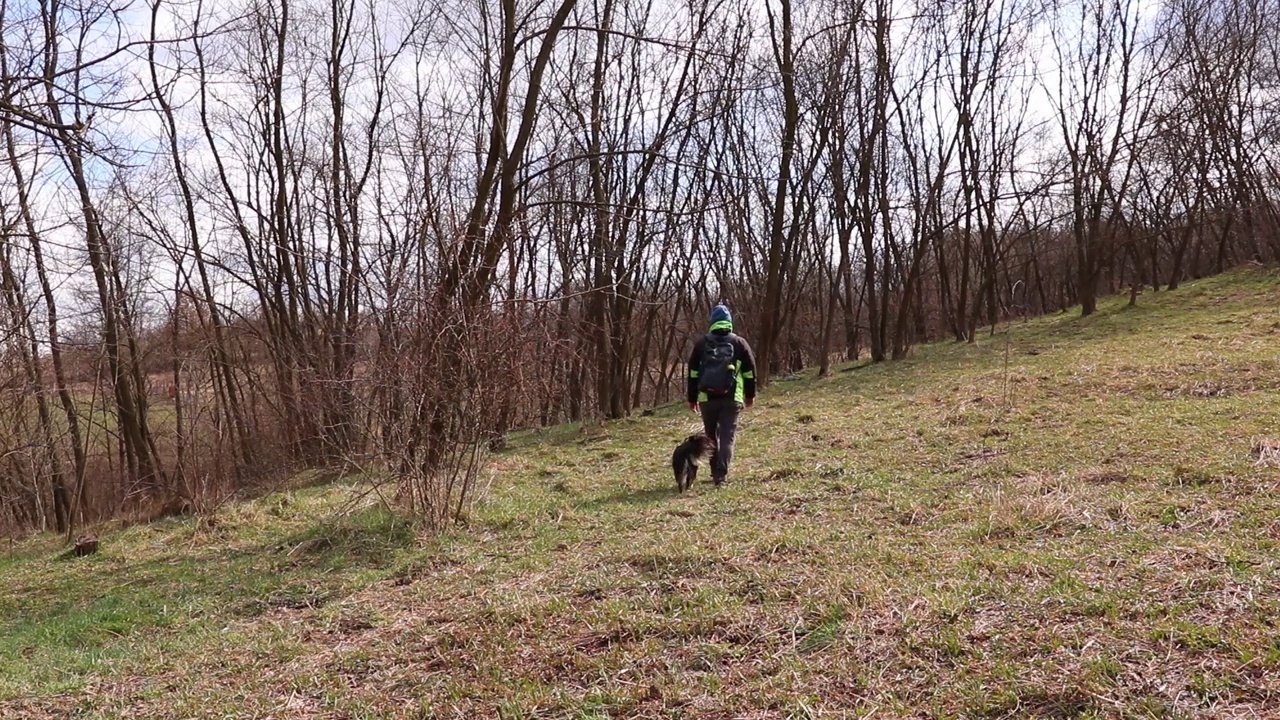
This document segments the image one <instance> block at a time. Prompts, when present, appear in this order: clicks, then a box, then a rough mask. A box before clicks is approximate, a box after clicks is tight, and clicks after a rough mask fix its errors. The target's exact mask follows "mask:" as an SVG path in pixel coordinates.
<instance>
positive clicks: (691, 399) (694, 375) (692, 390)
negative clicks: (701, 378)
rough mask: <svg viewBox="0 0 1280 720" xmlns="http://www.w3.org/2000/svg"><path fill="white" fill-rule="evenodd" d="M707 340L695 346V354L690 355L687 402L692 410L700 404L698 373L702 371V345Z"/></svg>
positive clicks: (699, 341) (700, 341) (686, 391)
mask: <svg viewBox="0 0 1280 720" xmlns="http://www.w3.org/2000/svg"><path fill="white" fill-rule="evenodd" d="M704 340H705V338H702V339H699V340H698V341H697V342H695V343H694V344H693V352H692V353H690V354H689V372H688V373H687V374H688V383H687V388H686V389H685V401H686V402H688V403H689V407H690V408H691V409H692V408H693V407H694V406H695V405H696V404H697V402H698V372H699V371H700V370H701V369H702V343H703V341H704Z"/></svg>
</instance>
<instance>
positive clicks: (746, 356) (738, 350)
mask: <svg viewBox="0 0 1280 720" xmlns="http://www.w3.org/2000/svg"><path fill="white" fill-rule="evenodd" d="M712 332H714V333H715V334H716V335H727V336H728V337H729V342H731V343H733V350H734V352H733V359H734V362H736V363H738V388H737V390H736V391H735V392H734V399H735V400H737V401H738V402H743V401H744V400H754V399H755V396H756V355H755V353H754V352H752V351H751V345H749V344H748V343H747V341H746V339H745V338H743V337H742V336H741V335H735V334H733V332H731V331H729V330H713V331H712ZM706 342H707V336H706V335H703V336H701V337H699V338H698V340H697V342H695V343H694V344H693V352H692V353H691V354H690V355H689V373H688V379H689V383H688V388H687V390H686V399H687V400H688V401H689V402H705V401H706V400H707V396H706V395H705V394H703V393H700V392H698V374H699V372H700V371H701V369H702V348H703V346H704V345H706Z"/></svg>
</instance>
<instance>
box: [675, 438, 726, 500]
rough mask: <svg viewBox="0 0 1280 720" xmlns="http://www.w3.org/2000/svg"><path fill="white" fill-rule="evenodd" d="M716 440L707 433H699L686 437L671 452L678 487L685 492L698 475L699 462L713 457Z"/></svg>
mask: <svg viewBox="0 0 1280 720" xmlns="http://www.w3.org/2000/svg"><path fill="white" fill-rule="evenodd" d="M715 449H716V442H715V440H712V439H711V438H709V437H707V435H706V433H697V434H696V435H690V436H689V437H687V438H685V440H684V442H682V443H680V444H679V445H678V446H676V450H675V452H673V453H671V470H672V471H673V472H674V473H675V475H676V489H677V490H679V491H680V492H684V491H685V490H688V489H689V488H690V487H692V486H693V481H694V480H695V479H696V478H697V477H698V463H699V462H700V461H702V460H706V459H708V458H710V457H711V453H713V452H715Z"/></svg>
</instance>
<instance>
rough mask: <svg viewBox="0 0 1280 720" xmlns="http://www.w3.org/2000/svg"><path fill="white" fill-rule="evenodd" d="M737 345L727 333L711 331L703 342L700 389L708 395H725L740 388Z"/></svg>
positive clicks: (699, 378) (699, 375)
mask: <svg viewBox="0 0 1280 720" xmlns="http://www.w3.org/2000/svg"><path fill="white" fill-rule="evenodd" d="M736 354H737V346H735V345H734V344H733V341H732V340H730V339H729V336H728V335H727V334H726V335H717V334H715V333H709V334H708V335H707V337H706V340H705V341H704V342H703V344H702V368H701V369H700V370H699V371H698V390H700V391H701V392H704V393H706V395H707V397H709V398H714V397H725V396H726V395H732V394H733V393H734V392H735V391H736V390H737V389H738V364H737V363H735V362H734V361H733V358H734V356H735V355H736Z"/></svg>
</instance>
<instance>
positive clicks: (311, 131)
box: [0, 0, 1280, 533]
mask: <svg viewBox="0 0 1280 720" xmlns="http://www.w3.org/2000/svg"><path fill="white" fill-rule="evenodd" d="M0 30H2V31H3V53H2V54H0V63H2V64H0V129H2V131H3V150H2V151H0V152H2V154H3V158H4V162H3V170H2V171H0V228H2V230H0V232H2V233H3V235H2V236H0V295H2V296H3V302H2V305H0V318H2V319H0V358H2V360H0V533H17V532H22V531H26V530H31V529H51V530H58V531H62V532H67V533H73V532H74V531H75V529H76V527H78V526H82V525H83V524H85V523H90V522H94V521H98V520H102V519H106V518H110V517H119V516H126V517H151V516H155V515H157V514H161V513H166V512H175V511H181V510H184V509H188V508H201V507H207V506H210V505H212V504H216V503H218V502H220V501H221V500H222V499H225V498H226V497H228V496H230V495H231V494H232V493H235V492H237V491H242V490H249V489H252V488H255V487H264V486H269V485H270V483H272V482H275V480H276V479H278V478H281V477H285V476H287V475H288V474H289V473H291V472H293V471H296V470H299V469H303V468H348V469H349V468H363V469H370V468H376V469H377V471H378V472H379V473H381V474H383V475H384V476H386V477H390V478H392V479H394V480H396V481H397V482H396V483H395V492H396V495H397V497H398V498H399V501H400V502H403V503H405V504H406V505H407V506H408V507H409V508H410V509H411V510H412V511H413V512H414V513H415V514H416V515H418V516H419V517H420V518H423V519H424V521H425V522H426V524H427V525H430V526H434V527H439V526H440V525H442V524H443V523H445V522H448V521H449V519H450V518H452V517H454V516H455V515H456V514H457V513H458V512H459V510H460V509H461V508H464V507H465V504H466V502H467V501H468V499H469V495H470V493H471V492H472V490H473V488H474V485H475V482H476V478H477V473H478V472H479V469H480V467H481V465H482V461H483V454H484V452H485V451H486V450H487V448H488V447H490V446H491V445H493V444H496V443H500V442H501V438H502V434H503V433H504V432H505V431H507V430H509V429H512V428H517V427H527V426H531V425H539V424H549V423H558V422H562V421H566V420H581V419H596V418H618V417H622V416H625V415H628V414H630V413H632V412H635V411H637V409H638V408H641V407H646V406H649V405H653V404H657V403H663V402H667V401H672V400H676V399H679V397H680V395H681V393H682V384H681V383H682V378H681V371H682V366H681V363H682V361H683V356H684V353H685V352H687V348H688V345H689V341H690V338H691V336H692V335H693V333H695V332H698V331H699V330H701V329H702V328H703V326H704V323H705V317H706V312H707V309H708V307H709V306H710V304H711V302H712V301H713V300H715V299H719V298H722V297H723V298H725V299H727V300H728V301H729V302H730V303H731V305H732V306H733V308H734V310H735V313H736V316H737V321H738V327H739V329H740V331H742V332H743V333H744V334H746V335H747V336H748V337H749V338H750V339H751V340H752V342H753V344H754V345H755V347H756V350H757V353H758V354H759V355H760V357H761V359H762V363H761V364H762V369H763V370H764V372H763V374H764V375H765V376H766V378H767V376H768V375H773V376H775V377H776V376H777V375H779V374H785V373H788V372H790V371H792V370H793V369H796V368H800V367H804V366H814V365H817V366H820V367H821V368H822V372H824V373H826V372H828V371H829V370H830V365H831V363H832V362H833V361H835V362H838V361H840V360H842V359H853V358H870V359H871V360H874V361H881V360H893V359H898V358H902V357H904V356H905V355H907V354H908V353H909V352H910V349H911V347H912V346H913V344H916V343H920V342H923V341H926V340H934V339H946V338H952V339H954V340H956V341H966V340H969V339H972V338H973V337H975V334H977V333H981V332H983V330H984V329H989V328H990V327H991V326H993V324H995V323H998V322H1001V321H1004V320H1008V319H1011V318H1017V317H1020V316H1023V315H1029V314H1035V313H1044V312H1056V311H1060V310H1064V309H1067V308H1071V307H1073V306H1081V307H1082V312H1083V313H1085V314H1090V313H1092V312H1094V311H1095V308H1096V298H1097V297H1098V296H1099V295H1100V294H1104V293H1112V292H1117V291H1127V292H1130V293H1132V299H1133V300H1134V301H1139V302H1140V299H1139V298H1138V293H1139V292H1140V291H1141V290H1142V289H1143V288H1146V291H1147V292H1151V291H1164V290H1166V289H1173V288H1176V287H1177V286H1178V284H1179V282H1180V281H1181V280H1184V279H1186V278H1190V277H1197V276H1201V275H1205V274H1208V273H1214V272H1218V271H1220V270H1222V269H1224V268H1226V267H1228V266H1231V265H1236V264H1239V263H1243V262H1254V261H1259V262H1271V261H1275V260H1276V259H1277V258H1278V257H1280V217H1278V216H1277V210H1278V207H1280V206H1278V204H1277V203H1278V202H1280V169H1278V167H1277V164H1278V163H1280V152H1278V150H1280V147H1278V146H1277V143H1278V141H1280V135H1278V133H1280V130H1278V129H1277V128H1280V94H1278V93H1280V0H1171V1H1169V2H1160V1H1158V0H1151V1H1146V0H1086V2H1075V1H1072V2H1066V1H1062V2H1059V3H1057V4H1054V1H1053V0H917V1H915V2H912V1H910V0H803V1H802V0H711V1H710V2H705V1H704V0H492V1H489V0H482V1H479V2H477V1H475V0H442V1H441V2H439V3H437V2H434V1H433V0H402V1H401V2H383V1H381V0H327V1H321V0H269V1H263V2H259V1H258V0H244V1H243V2H241V1H236V0H232V1H231V2H204V1H203V0H182V1H180V2H170V1H169V0H150V2H141V1H134V2H129V1H128V0H117V1H116V2H114V3H111V2H106V1H104V0H75V1H69V0H0Z"/></svg>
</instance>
